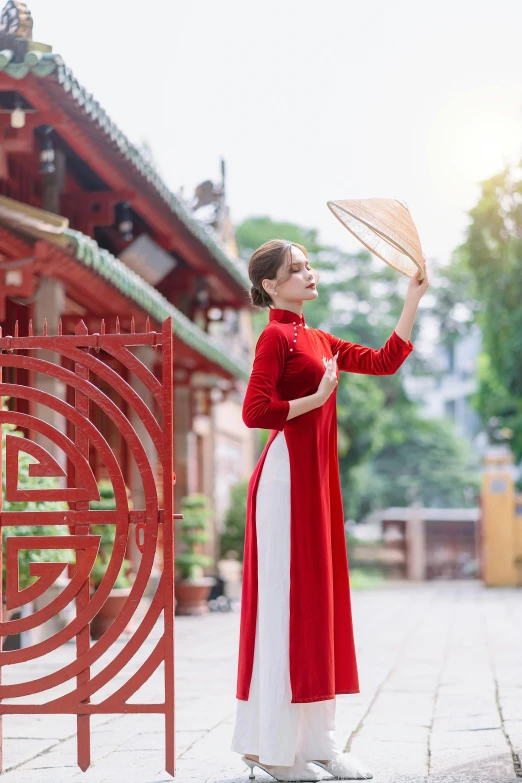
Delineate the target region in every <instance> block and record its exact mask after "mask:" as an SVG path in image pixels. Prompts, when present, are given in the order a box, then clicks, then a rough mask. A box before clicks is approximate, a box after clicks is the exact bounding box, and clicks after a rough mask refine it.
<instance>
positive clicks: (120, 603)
mask: <svg viewBox="0 0 522 783" xmlns="http://www.w3.org/2000/svg"><path fill="white" fill-rule="evenodd" d="M98 489H99V491H100V500H92V501H91V503H90V508H91V510H96V511H112V510H113V509H115V508H116V499H115V497H114V489H113V487H112V482H111V481H109V480H108V479H102V480H100V481H99V482H98ZM130 506H131V503H130V501H129V507H130ZM91 530H92V532H93V533H95V534H97V535H99V536H100V549H99V552H98V556H97V558H96V560H95V563H94V566H93V567H92V570H91V587H92V588H93V590H94V591H96V590H97V589H98V587H99V586H100V584H101V582H102V580H103V578H104V576H105V574H106V572H107V568H108V567H109V563H110V560H111V555H112V550H113V547H114V541H115V538H116V526H115V525H92V527H91ZM130 567H131V564H130V561H129V560H124V561H123V563H122V566H121V568H120V571H119V574H118V576H117V578H116V581H115V582H114V585H113V587H112V588H111V591H110V593H109V595H108V596H107V600H106V601H105V603H104V604H103V606H102V607H101V609H100V610H99V612H98V613H97V614H96V615H95V616H94V617H93V619H92V620H91V637H92V638H93V639H99V638H100V637H101V636H102V635H103V634H104V633H105V631H106V630H107V628H109V627H110V626H111V625H112V623H113V622H114V620H115V619H116V618H117V617H118V615H119V614H120V612H121V610H122V609H123V607H124V605H125V602H126V600H127V598H128V596H129V593H130V591H131V589H132V580H131V578H130V576H129V573H130ZM125 631H126V632H127V633H131V632H132V628H131V627H128V628H126V629H125Z"/></svg>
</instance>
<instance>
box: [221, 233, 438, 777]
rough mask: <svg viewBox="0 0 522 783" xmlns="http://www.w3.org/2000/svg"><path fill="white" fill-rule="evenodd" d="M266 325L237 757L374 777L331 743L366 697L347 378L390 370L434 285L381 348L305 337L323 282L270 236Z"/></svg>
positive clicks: (422, 284)
mask: <svg viewBox="0 0 522 783" xmlns="http://www.w3.org/2000/svg"><path fill="white" fill-rule="evenodd" d="M249 277H250V280H251V283H252V288H251V298H252V302H253V304H254V305H256V306H258V307H268V308H270V309H269V322H268V324H267V326H266V327H265V329H264V330H263V332H262V333H261V335H260V337H259V340H258V342H257V345H256V352H255V359H254V365H253V368H252V374H251V377H250V380H249V383H248V387H247V391H246V395H245V400H244V403H243V421H244V422H245V424H246V425H247V427H263V428H266V429H269V430H271V432H270V436H269V438H268V441H267V444H266V446H265V448H264V450H263V452H262V454H261V456H260V458H259V461H258V463H257V465H256V467H255V469H254V472H253V474H252V477H251V479H250V482H249V487H248V500H247V519H246V531H245V551H244V564H243V586H242V602H241V619H240V638H239V658H238V677H237V692H236V698H237V702H236V721H235V727H234V734H233V739H232V745H231V749H232V750H233V751H236V752H238V753H241V754H242V759H243V761H244V762H245V763H246V764H247V765H248V766H249V767H250V770H251V774H250V777H251V778H253V777H254V775H253V769H254V767H256V766H257V767H259V768H261V769H264V770H265V771H266V772H268V773H269V774H270V775H271V776H272V777H273V778H275V779H276V780H318V779H319V776H320V773H321V769H320V768H321V767H322V768H323V769H326V770H327V771H328V772H330V773H331V774H332V775H333V777H334V778H337V779H347V778H370V777H372V775H371V773H370V772H369V771H368V770H367V769H365V767H364V766H363V765H362V764H361V763H360V762H358V761H357V760H356V759H354V757H353V756H352V754H346V753H343V752H342V750H341V749H340V748H339V747H338V746H337V745H336V742H335V705H336V701H335V700H336V695H337V694H341V693H359V681H358V675H357V663H356V657H355V648H354V640H353V630H352V615H351V606H350V586H349V576H348V562H347V555H346V544H345V532H344V514H343V507H342V499H341V489H340V480H339V464H338V454H337V420H336V387H337V382H338V375H339V371H340V370H344V371H346V372H356V373H365V374H369V375H391V374H393V373H395V372H396V371H397V370H398V369H399V367H400V366H401V364H402V363H403V362H404V360H405V359H406V357H407V356H408V354H409V353H410V352H411V351H412V350H413V345H412V343H411V342H410V339H409V338H410V334H411V329H412V326H413V321H414V319H415V314H416V312H417V306H418V304H419V301H420V298H421V297H422V296H423V294H424V293H425V291H426V290H427V288H428V279H427V276H426V277H425V278H424V280H422V281H420V280H419V277H418V273H417V275H416V276H415V277H414V278H412V279H411V281H410V283H409V286H408V290H407V293H406V299H405V303H404V308H403V311H402V314H401V317H400V318H399V321H398V323H397V326H396V328H395V330H394V331H393V332H392V334H391V336H390V337H389V339H388V340H387V342H386V344H385V345H384V346H383V347H382V348H381V349H379V350H377V349H374V348H366V347H364V346H361V345H358V344H356V343H351V342H347V341H345V340H341V339H339V338H337V337H334V336H333V335H331V334H329V333H328V332H324V331H323V330H321V329H310V328H308V325H307V324H306V322H305V318H304V315H303V312H302V308H303V303H304V302H306V301H310V300H312V299H316V298H317V296H318V292H317V285H316V283H317V276H316V274H315V272H314V271H313V269H312V268H311V266H310V264H309V262H308V256H307V252H306V249H305V248H304V247H303V246H302V245H298V244H296V243H292V242H286V241H284V240H280V239H274V240H271V241H270V242H266V243H265V244H264V245H262V246H261V247H260V248H258V250H256V251H255V253H254V254H253V256H252V258H251V259H250V263H249Z"/></svg>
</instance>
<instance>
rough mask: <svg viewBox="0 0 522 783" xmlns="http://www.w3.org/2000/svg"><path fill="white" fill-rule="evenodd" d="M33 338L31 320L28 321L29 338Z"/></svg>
mask: <svg viewBox="0 0 522 783" xmlns="http://www.w3.org/2000/svg"><path fill="white" fill-rule="evenodd" d="M32 336H33V319H32V318H30V319H29V337H32Z"/></svg>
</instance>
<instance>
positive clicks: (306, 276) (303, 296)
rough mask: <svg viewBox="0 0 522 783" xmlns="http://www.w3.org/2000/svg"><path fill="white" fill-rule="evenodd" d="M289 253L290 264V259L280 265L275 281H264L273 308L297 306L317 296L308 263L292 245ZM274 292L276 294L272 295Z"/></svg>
mask: <svg viewBox="0 0 522 783" xmlns="http://www.w3.org/2000/svg"><path fill="white" fill-rule="evenodd" d="M291 251H292V262H291V263H290V259H288V260H287V261H286V262H285V263H284V264H282V265H281V267H280V269H279V271H278V273H277V276H276V279H275V280H267V281H266V283H267V289H268V293H269V294H270V296H271V297H272V301H273V302H274V306H275V307H285V305H286V304H287V303H290V302H291V303H293V304H298V303H300V302H303V301H307V300H310V299H317V297H318V296H319V294H318V293H317V288H316V285H315V275H314V273H313V271H312V268H311V266H310V262H309V261H308V259H307V258H306V256H305V254H304V253H303V251H302V250H299V248H298V247H294V246H293V245H292V247H291ZM285 278H288V279H285ZM280 281H282V282H280ZM274 291H275V292H277V294H274Z"/></svg>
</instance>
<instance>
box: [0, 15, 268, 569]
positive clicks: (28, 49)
mask: <svg viewBox="0 0 522 783" xmlns="http://www.w3.org/2000/svg"><path fill="white" fill-rule="evenodd" d="M8 5H9V8H7V7H6V10H5V12H4V14H3V15H2V25H1V26H0V325H1V327H2V329H3V334H4V335H12V334H14V333H15V330H19V333H20V334H21V335H23V334H27V333H28V330H29V324H30V323H31V324H32V328H34V331H35V332H36V333H37V334H41V333H42V330H43V328H44V321H46V328H47V329H48V332H49V334H57V333H58V330H59V328H62V329H63V331H64V333H70V332H71V331H72V330H73V329H74V328H75V326H76V324H77V323H78V322H79V321H80V319H82V320H83V321H84V322H85V324H86V325H87V327H88V329H89V331H91V332H99V331H100V330H101V320H102V319H105V327H106V328H107V331H114V330H115V329H117V328H120V329H121V331H123V332H125V331H130V330H131V329H132V328H133V327H134V324H135V325H136V330H137V331H143V330H144V328H145V324H146V323H147V319H148V323H150V328H151V329H152V330H160V329H161V326H160V325H161V322H162V321H163V320H164V319H165V318H167V317H172V318H173V324H174V327H173V330H174V343H175V344H174V398H175V399H174V410H175V470H176V474H177V483H176V511H179V504H180V501H181V499H182V497H183V496H184V495H185V494H187V493H189V492H204V493H205V494H207V495H208V497H209V498H210V499H211V501H212V503H214V504H215V506H216V508H217V510H218V514H219V519H220V520H222V517H223V514H224V509H225V506H226V504H227V492H228V491H229V487H230V485H231V483H233V482H235V481H236V480H237V479H238V478H240V477H242V476H245V475H248V474H249V473H250V472H251V469H252V467H253V459H254V455H253V447H252V443H253V440H252V433H251V432H250V431H247V430H246V428H245V427H244V426H243V424H242V421H241V415H240V411H241V402H242V398H243V393H244V388H245V383H246V381H247V379H248V374H249V369H250V361H249V360H250V351H251V343H252V335H251V323H250V321H251V319H250V312H249V302H248V296H247V291H248V289H249V281H248V277H247V275H246V271H245V268H244V265H243V264H242V263H241V262H240V261H239V260H238V258H237V250H236V246H235V241H234V236H233V228H232V224H231V221H230V216H229V213H228V207H227V204H226V193H225V187H224V184H225V183H224V165H223V168H222V172H223V181H222V182H221V184H220V185H219V186H214V185H213V184H212V183H208V182H207V183H203V187H202V188H201V189H200V192H199V194H198V193H196V197H195V200H194V203H192V202H191V203H189V204H186V203H183V201H182V200H180V198H179V197H178V196H176V195H175V194H173V193H172V192H171V191H170V190H169V188H168V187H167V185H166V184H165V182H163V181H162V179H161V178H160V176H159V175H158V173H157V171H156V170H155V168H154V166H153V164H152V163H151V161H150V157H149V156H147V154H145V152H144V151H143V150H141V149H139V148H138V147H136V146H135V145H134V144H132V143H131V142H130V141H129V139H128V138H127V137H126V136H125V134H124V133H123V132H122V131H121V130H120V129H119V128H118V127H117V126H116V125H115V124H114V122H113V121H112V120H111V118H110V116H109V115H108V114H107V112H106V111H105V110H104V109H103V108H102V107H101V106H100V104H99V103H98V102H97V101H96V99H95V97H94V96H93V95H91V94H90V93H89V92H88V91H87V90H86V89H85V88H84V87H83V86H82V85H81V84H80V83H79V82H78V80H77V79H76V78H75V76H74V74H73V73H72V71H71V69H70V68H69V67H68V66H66V65H65V63H64V62H63V60H62V58H61V57H60V56H59V55H58V54H55V53H53V52H52V48H51V46H49V45H47V44H39V43H37V42H35V41H33V40H32V18H31V15H30V12H29V10H28V9H27V7H26V6H25V4H24V3H20V2H18V3H16V4H13V3H10V4H8ZM216 193H217V202H216V201H215V200H216ZM205 199H206V203H205ZM213 200H214V202H215V204H214V207H212V204H213ZM203 206H207V207H209V206H210V210H211V213H212V209H213V210H214V214H213V216H212V215H211V220H210V222H209V221H208V220H204V219H203V216H201V217H200V214H199V208H200V207H203ZM216 207H217V208H216ZM117 318H118V319H119V321H116V319H117ZM137 352H138V353H140V349H138V351H137ZM142 353H143V355H142V356H141V355H140V358H142V359H143V360H144V361H146V362H148V366H149V369H151V370H152V371H153V372H158V371H159V368H158V367H157V366H156V364H155V359H154V356H152V357H151V356H150V352H149V353H148V354H147V355H145V352H144V351H142ZM104 360H106V361H111V362H112V365H111V366H114V367H116V369H117V365H118V362H117V361H115V360H114V359H111V358H110V357H104ZM11 375H12V376H13V377H10V378H9V379H8V380H9V381H11V382H13V383H19V384H26V385H27V384H31V385H34V386H36V387H38V388H43V387H45V389H46V390H47V391H49V392H50V393H51V394H53V395H55V396H58V397H62V398H64V399H65V398H66V396H67V394H68V391H67V390H66V389H64V388H62V385H61V384H59V383H58V382H57V381H55V380H52V379H47V378H44V377H41V376H40V375H39V374H35V377H31V378H30V377H29V375H28V373H27V371H25V370H24V371H22V370H19V371H18V370H15V369H13V371H12V373H11ZM106 393H109V390H108V391H107V392H106ZM148 403H149V404H150V406H153V405H154V400H153V399H150V400H148ZM10 404H11V405H15V406H21V408H20V409H22V408H24V407H27V406H28V405H30V404H29V403H27V402H25V401H23V400H16V401H15V400H13V401H12V402H11V403H10ZM31 412H33V411H31ZM37 415H41V416H42V417H44V418H45V417H46V416H48V415H49V412H48V411H44V410H42V411H40V412H37ZM129 415H131V414H129ZM131 418H132V416H131ZM138 425H139V422H137V423H136V426H138ZM100 426H101V425H100ZM102 429H103V434H104V435H105V437H106V439H107V440H108V442H109V443H110V445H111V447H112V448H113V450H114V451H115V452H116V453H117V455H118V457H119V461H120V464H121V465H122V468H123V471H124V477H125V480H126V482H127V483H128V486H129V487H130V488H131V491H132V493H133V499H134V506H135V508H141V507H142V503H143V497H142V489H141V488H140V483H139V482H138V481H137V471H136V469H135V466H133V465H132V461H131V460H130V457H129V452H128V449H127V445H126V442H125V441H124V439H123V438H122V437H121V436H120V433H119V431H118V429H117V428H116V426H115V425H114V423H113V422H111V421H106V422H104V423H103V426H102ZM140 437H143V440H144V442H146V439H147V435H146V433H144V432H143V433H141V432H140ZM149 446H150V444H149ZM149 446H147V449H149ZM91 461H92V467H93V470H94V473H95V476H96V477H97V478H101V477H102V476H103V469H104V468H103V465H101V464H100V463H99V462H98V456H97V454H96V453H93V454H92V456H91ZM219 524H221V522H220V523H219ZM213 532H214V536H213V538H212V541H211V542H210V543H209V544H208V548H207V551H208V553H209V554H213V555H216V554H217V544H218V542H217V535H216V533H217V530H216V528H214V531H213Z"/></svg>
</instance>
